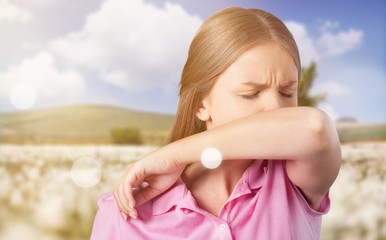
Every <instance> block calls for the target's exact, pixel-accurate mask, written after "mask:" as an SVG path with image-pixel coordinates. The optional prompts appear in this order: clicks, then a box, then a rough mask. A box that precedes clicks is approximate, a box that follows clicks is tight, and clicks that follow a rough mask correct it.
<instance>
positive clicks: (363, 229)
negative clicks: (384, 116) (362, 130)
mask: <svg viewBox="0 0 386 240" xmlns="http://www.w3.org/2000/svg"><path fill="white" fill-rule="evenodd" d="M153 149H154V148H153V147H145V146H144V147H131V146H121V147H117V146H109V145H105V146H100V145H99V146H96V145H95V146H65V145H57V146H53V145H37V146H32V145H24V146H18V145H0V239H4V240H8V239H12V240H19V239H31V240H34V239H39V240H40V239H42V240H51V239H52V240H62V239H63V240H64V239H73V240H77V239H79V240H80V239H89V234H90V230H91V226H92V222H93V218H94V215H95V211H96V204H95V201H96V199H97V198H98V196H99V195H100V194H102V193H105V192H107V191H111V190H112V189H113V187H114V186H115V183H116V181H117V180H118V178H119V177H120V176H121V174H122V172H123V169H124V168H125V166H126V165H127V163H128V162H130V161H133V160H135V159H138V158H139V157H140V156H142V155H144V154H146V153H148V152H149V151H151V150H153ZM342 150H343V165H342V169H341V172H340V174H339V176H338V179H337V181H336V183H335V184H334V186H333V187H332V189H331V194H330V196H331V201H332V207H331V211H330V213H328V214H327V215H326V216H325V217H324V221H323V226H322V239H323V240H345V239H347V240H348V239H350V240H356V239H358V240H362V239H364V240H366V239H368V240H370V239H371V240H373V239H374V240H380V239H386V191H385V190H386V179H385V177H386V142H373V143H351V144H343V145H342ZM84 157H89V158H92V159H94V160H95V162H96V163H98V164H100V165H98V166H100V168H101V170H102V175H101V177H100V180H99V181H98V182H97V184H96V185H95V186H93V187H90V188H83V187H80V186H79V185H77V184H75V182H74V181H73V178H72V177H71V176H72V175H71V173H72V172H71V169H72V167H73V166H74V165H73V164H74V163H76V162H78V161H77V160H79V159H82V158H84ZM94 173H95V172H87V171H85V172H84V174H83V175H84V176H83V175H82V176H83V177H85V176H89V177H90V178H91V177H93V174H94ZM90 174H91V175H90ZM98 179H99V178H98Z"/></svg>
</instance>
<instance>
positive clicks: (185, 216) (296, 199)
mask: <svg viewBox="0 0 386 240" xmlns="http://www.w3.org/2000/svg"><path fill="white" fill-rule="evenodd" d="M98 206H99V210H98V212H97V214H96V217H95V221H94V226H93V230H92V234H91V239H92V240H113V239H135V240H137V239H157V240H161V239H167V240H173V239H262V240H271V239H272V240H276V239H277V240H285V239H293V240H303V239H304V240H312V239H319V236H320V226H321V219H322V215H323V214H325V213H326V212H328V210H329V206H330V201H329V197H328V194H327V195H326V196H325V198H324V199H323V201H322V204H321V207H320V210H319V211H315V210H313V209H311V207H310V206H309V205H308V203H307V202H306V200H305V198H304V197H303V195H302V194H301V192H300V191H299V189H298V188H297V187H296V186H294V185H293V184H292V183H291V181H290V180H289V178H288V176H287V174H286V171H285V161H278V160H274V161H259V160H256V161H254V162H253V163H252V164H251V165H250V166H249V167H248V168H247V170H245V172H244V174H243V175H242V177H241V178H240V180H239V182H238V183H237V185H236V186H235V188H234V190H233V192H232V194H231V196H230V197H229V199H228V200H227V202H226V203H225V204H224V206H223V207H222V208H221V210H220V213H219V215H218V216H214V215H213V214H210V213H208V212H206V211H204V210H202V209H200V208H199V207H198V206H197V203H196V200H195V199H194V197H193V195H192V194H191V192H190V191H189V190H188V189H187V188H186V186H185V184H184V183H183V182H182V181H178V182H177V183H176V184H175V185H174V186H173V187H171V188H170V189H169V190H168V191H167V192H165V193H163V194H162V195H161V196H158V197H157V198H155V199H153V200H152V201H149V202H148V203H145V204H143V205H142V206H140V207H138V209H137V210H138V215H139V217H138V219H130V218H129V219H128V220H127V221H126V220H125V219H124V218H123V217H122V215H121V214H120V212H119V209H118V206H117V204H116V202H115V200H114V197H113V195H112V194H111V193H108V194H105V195H103V196H101V197H100V199H99V200H98Z"/></svg>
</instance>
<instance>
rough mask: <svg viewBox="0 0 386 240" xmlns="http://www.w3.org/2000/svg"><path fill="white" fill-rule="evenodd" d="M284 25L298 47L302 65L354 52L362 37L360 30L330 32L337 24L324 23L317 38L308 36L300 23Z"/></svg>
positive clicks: (290, 22) (289, 22)
mask: <svg viewBox="0 0 386 240" xmlns="http://www.w3.org/2000/svg"><path fill="white" fill-rule="evenodd" d="M285 24H286V26H287V27H288V29H289V30H290V31H291V33H292V35H293V36H294V38H295V41H296V43H297V45H298V48H299V52H300V57H301V60H302V65H308V64H309V63H310V62H311V61H319V60H322V59H325V58H329V57H335V56H339V55H343V54H345V53H347V52H350V51H352V50H355V49H357V48H358V47H359V46H360V45H361V43H362V41H363V37H364V33H363V31H362V30H358V29H354V28H350V29H349V30H346V31H339V32H337V33H333V32H332V30H334V29H336V28H338V27H339V23H338V22H331V21H326V22H324V23H323V24H322V26H321V28H320V30H321V35H320V36H319V37H317V38H313V37H312V36H310V35H309V34H308V32H307V29H306V27H305V25H304V24H302V23H298V22H294V21H287V22H285Z"/></svg>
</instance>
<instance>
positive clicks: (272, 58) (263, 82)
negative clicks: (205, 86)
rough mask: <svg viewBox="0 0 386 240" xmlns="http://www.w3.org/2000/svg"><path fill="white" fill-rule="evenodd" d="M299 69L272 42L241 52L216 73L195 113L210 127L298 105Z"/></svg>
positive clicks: (287, 55)
mask: <svg viewBox="0 0 386 240" xmlns="http://www.w3.org/2000/svg"><path fill="white" fill-rule="evenodd" d="M297 89H298V70H297V68H296V65H295V63H294V61H293V59H292V58H291V56H290V55H289V54H288V53H287V52H286V51H284V50H282V49H281V48H280V47H279V46H278V45H277V44H275V43H267V44H264V45H260V46H256V47H254V48H252V49H250V50H248V51H246V52H245V53H243V54H242V55H241V56H240V57H239V58H238V59H237V60H236V61H235V62H234V63H233V64H232V65H231V66H230V67H229V68H228V69H226V70H225V72H224V73H223V74H221V75H220V76H219V78H218V79H217V81H216V84H215V85H214V87H213V88H212V90H211V92H210V93H209V95H208V96H207V97H206V98H205V99H204V100H203V107H202V108H201V109H200V110H199V112H198V113H197V116H198V117H199V118H200V119H201V120H202V121H205V122H206V125H207V128H208V129H211V128H213V127H216V126H220V125H222V124H224V123H227V122H230V121H233V120H236V119H239V118H243V117H247V116H249V115H252V114H255V113H259V112H264V111H269V110H272V109H276V108H282V107H294V106H297Z"/></svg>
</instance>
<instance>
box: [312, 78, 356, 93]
mask: <svg viewBox="0 0 386 240" xmlns="http://www.w3.org/2000/svg"><path fill="white" fill-rule="evenodd" d="M313 92H314V93H327V94H328V95H334V96H345V95H349V94H350V93H351V89H350V87H348V86H346V85H343V84H340V83H338V82H335V81H326V82H323V83H321V84H319V85H317V86H315V88H314V89H313Z"/></svg>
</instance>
